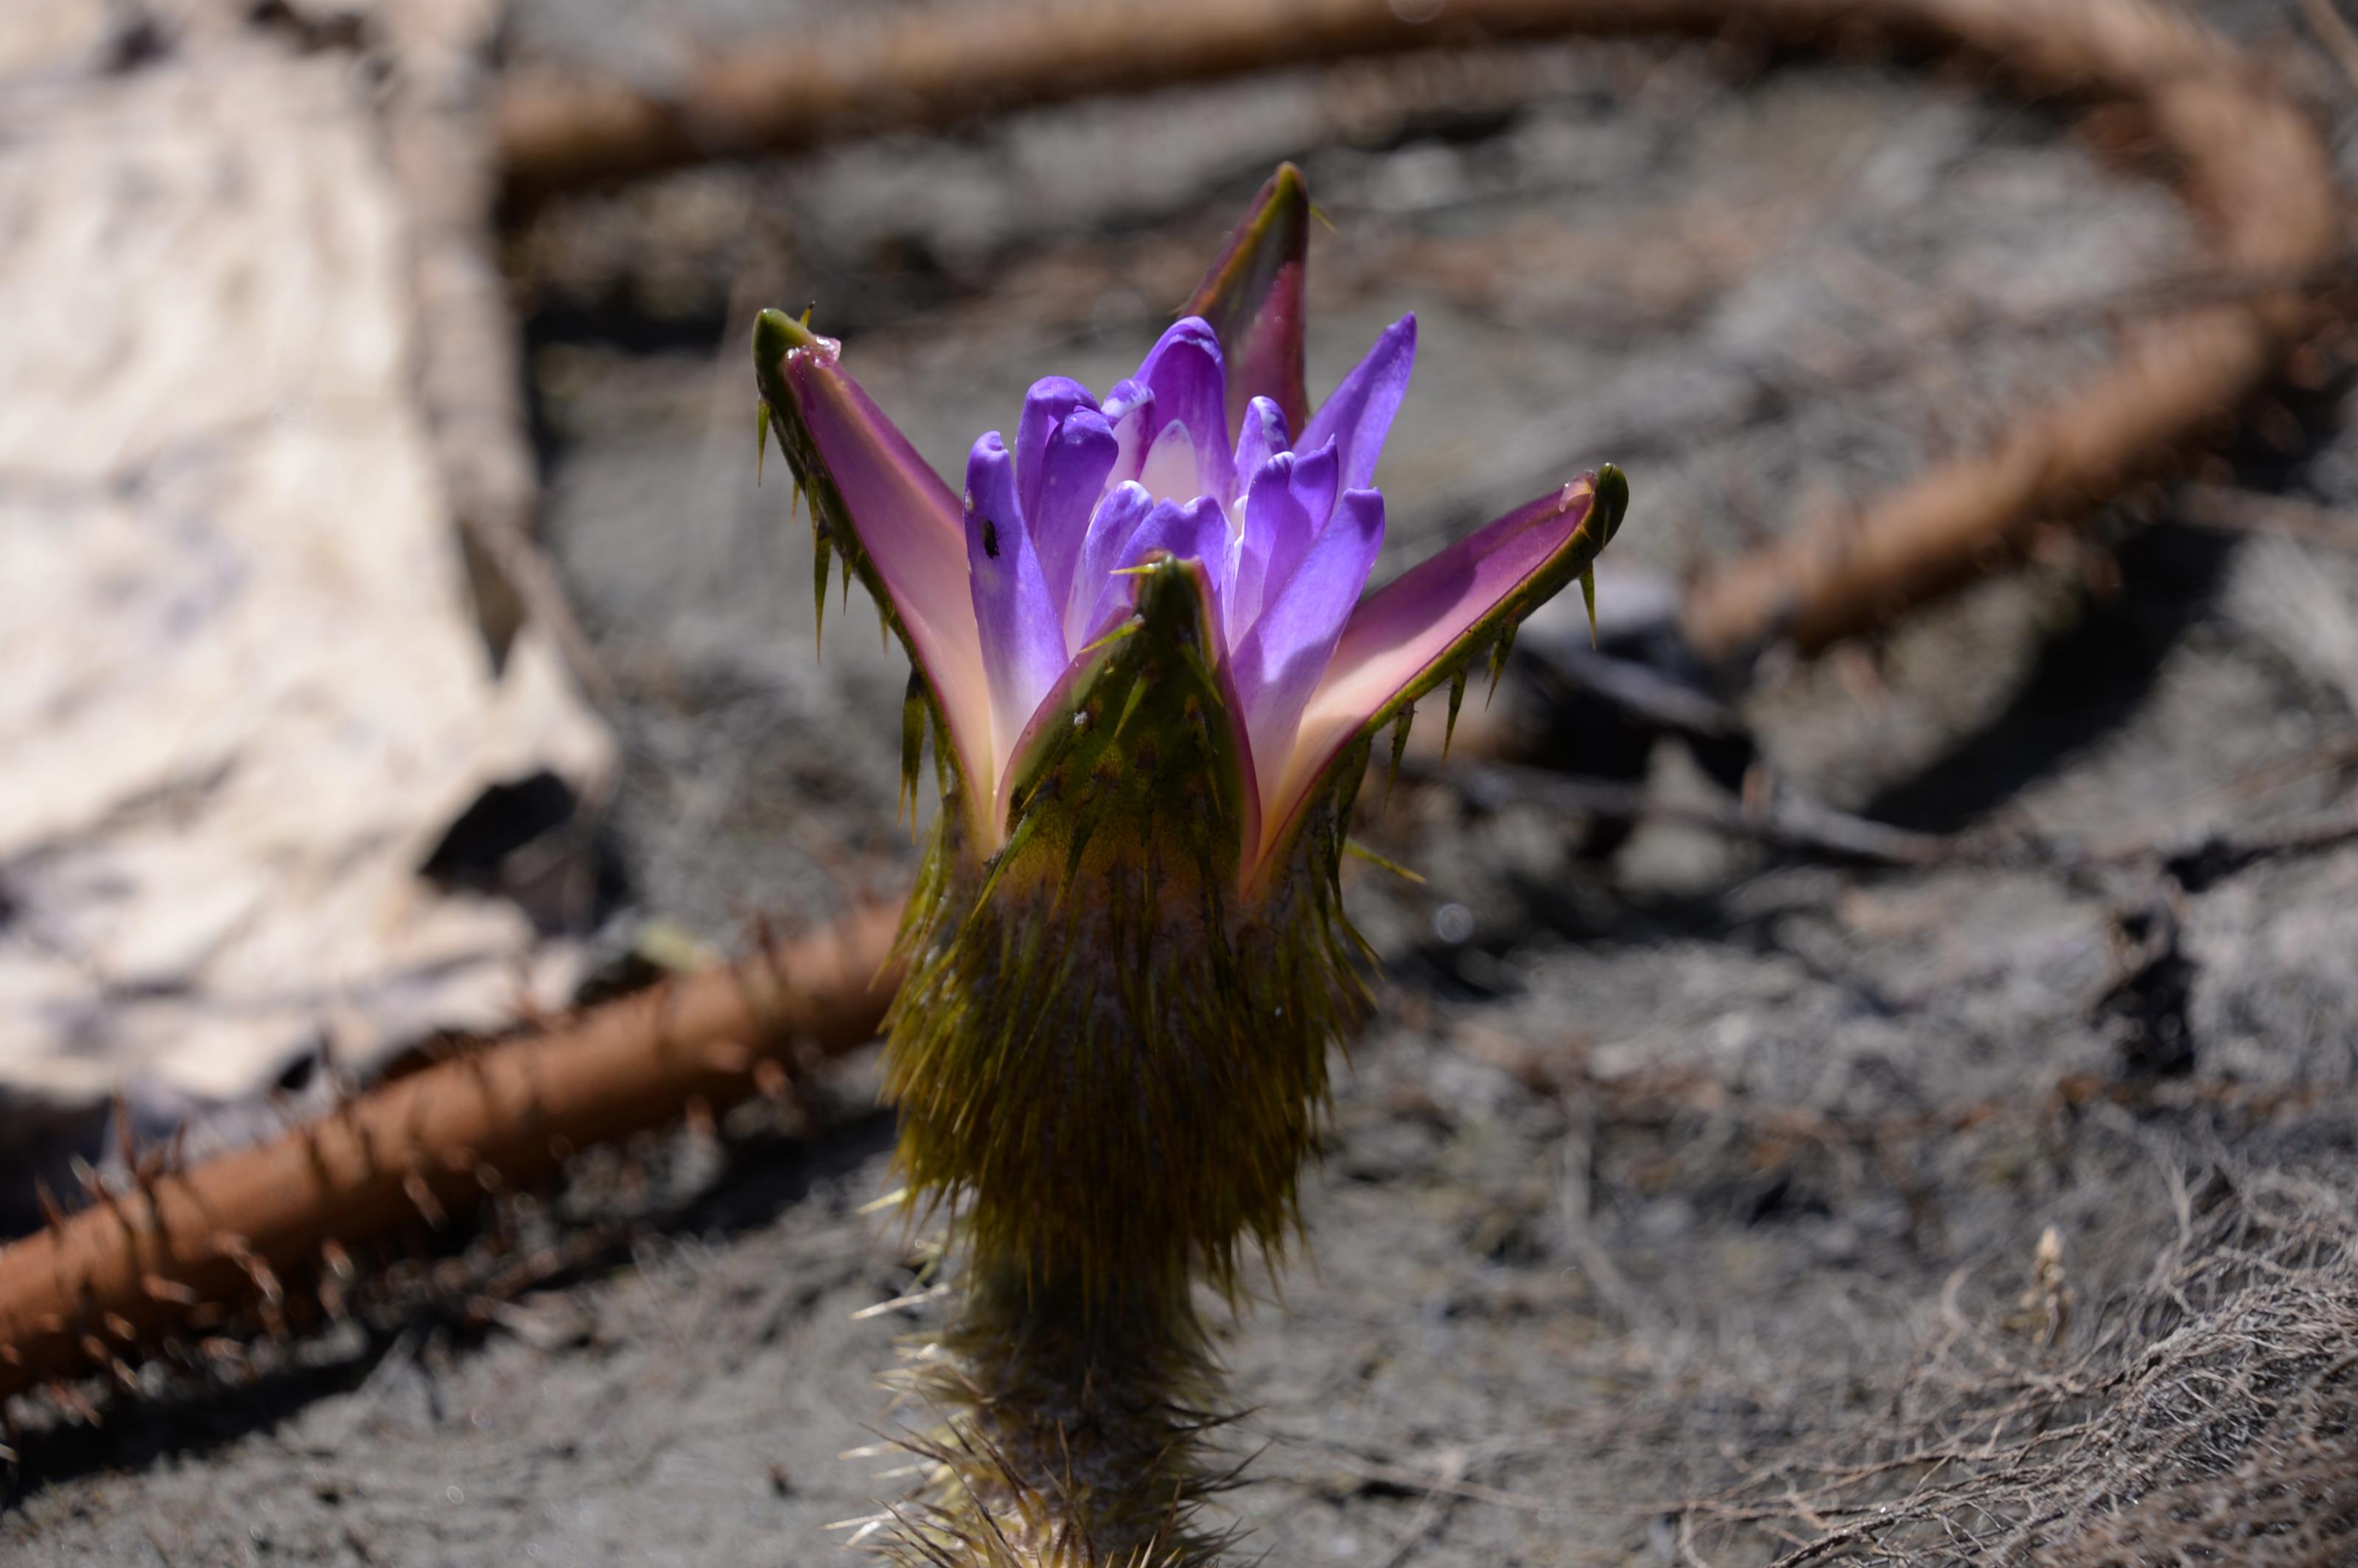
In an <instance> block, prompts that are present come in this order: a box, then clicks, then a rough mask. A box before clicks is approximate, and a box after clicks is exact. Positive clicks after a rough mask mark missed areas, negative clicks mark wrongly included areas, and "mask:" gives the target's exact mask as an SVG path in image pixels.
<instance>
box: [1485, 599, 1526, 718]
mask: <svg viewBox="0 0 2358 1568" xmlns="http://www.w3.org/2000/svg"><path fill="white" fill-rule="evenodd" d="M1517 625H1518V623H1517V622H1513V621H1509V622H1507V623H1506V624H1505V625H1503V626H1501V627H1499V628H1498V641H1497V642H1495V643H1491V644H1490V689H1489V690H1488V691H1487V692H1485V693H1483V695H1482V706H1483V707H1485V708H1487V707H1489V706H1490V702H1491V699H1492V698H1494V697H1497V696H1498V677H1499V676H1502V675H1504V674H1506V673H1507V655H1508V654H1511V653H1513V652H1514V651H1515V632H1516V630H1517Z"/></svg>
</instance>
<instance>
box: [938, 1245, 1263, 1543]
mask: <svg viewBox="0 0 2358 1568" xmlns="http://www.w3.org/2000/svg"><path fill="white" fill-rule="evenodd" d="M894 1381H895V1382H896V1384H897V1385H898V1386H899V1388H900V1390H901V1391H902V1392H903V1395H904V1396H905V1397H908V1398H911V1399H914V1400H918V1401H920V1402H922V1403H923V1404H924V1405H925V1406H926V1407H927V1408H929V1409H931V1410H932V1411H936V1413H937V1414H939V1415H940V1416H942V1417H943V1418H944V1420H943V1422H942V1424H941V1425H940V1427H939V1428H938V1429H937V1430H936V1431H935V1432H934V1433H932V1434H930V1435H928V1436H926V1437H922V1438H918V1439H914V1440H913V1441H912V1442H911V1444H910V1446H911V1447H912V1448H913V1449H914V1451H916V1452H917V1453H918V1454H922V1455H924V1456H925V1457H926V1458H927V1459H929V1460H931V1461H932V1465H933V1469H932V1474H931V1476H929V1478H928V1480H927V1482H926V1484H925V1486H924V1487H923V1488H922V1489H921V1490H920V1492H919V1493H918V1495H917V1497H916V1498H914V1499H913V1500H912V1502H911V1503H910V1504H908V1505H905V1506H904V1507H903V1508H902V1509H897V1510H895V1513H896V1523H897V1529H896V1530H895V1531H894V1539H893V1541H892V1546H893V1547H894V1548H895V1549H896V1552H897V1554H898V1555H900V1556H902V1557H903V1558H904V1559H905V1560H908V1561H911V1562H916V1563H929V1564H934V1565H936V1568H949V1565H952V1564H978V1565H986V1564H987V1565H990V1568H1018V1565H1021V1568H1067V1565H1071V1568H1080V1565H1082V1564H1090V1565H1098V1564H1105V1565H1116V1564H1133V1563H1134V1564H1141V1565H1143V1564H1149V1563H1152V1564H1156V1565H1158V1568H1161V1565H1164V1564H1171V1565H1181V1564H1195V1563H1209V1562H1210V1561H1211V1560H1212V1559H1213V1558H1214V1557H1215V1556H1216V1555H1217V1553H1218V1552H1219V1550H1220V1549H1221V1547H1222V1546H1223V1545H1224V1544H1225V1543H1226V1538H1225V1536H1224V1535H1222V1534H1221V1533H1219V1532H1217V1531H1215V1530H1206V1528H1205V1527H1204V1525H1203V1523H1202V1521H1201V1520H1200V1519H1199V1517H1198V1515H1199V1513H1200V1509H1201V1507H1202V1504H1203V1502H1204V1501H1205V1499H1206V1498H1208V1497H1210V1496H1211V1495H1212V1494H1214V1493H1215V1492H1217V1491H1218V1490H1220V1489H1221V1488H1222V1487H1224V1486H1225V1485H1226V1484H1227V1483H1228V1475H1227V1474H1226V1473H1224V1472H1223V1471H1221V1470H1220V1469H1218V1468H1217V1466H1216V1465H1214V1464H1213V1463H1212V1462H1211V1460H1210V1458H1209V1456H1208V1454H1207V1452H1206V1450H1207V1446H1208V1445H1207V1442H1206V1439H1207V1437H1208V1435H1209V1434H1210V1433H1212V1432H1213V1431H1214V1430H1215V1429H1217V1427H1219V1426H1220V1425H1222V1424H1223V1423H1224V1422H1226V1420H1227V1419H1228V1417H1227V1416H1226V1414H1224V1413H1223V1412H1221V1411H1219V1410H1218V1409H1217V1406H1218V1402H1219V1400H1220V1398H1221V1396H1220V1391H1219V1377H1218V1371H1217V1367H1216V1366H1215V1365H1214V1363H1213V1360H1212V1358H1211V1357H1210V1355H1209V1353H1208V1351H1207V1349H1206V1342H1205V1336H1204V1330H1203V1325H1202V1323H1201V1321H1200V1320H1199V1319H1198V1317H1197V1315H1196V1314H1195V1308H1194V1305H1193V1303H1191V1301H1190V1300H1189V1294H1188V1291H1187V1288H1186V1284H1185V1281H1184V1280H1162V1281H1130V1282H1127V1283H1125V1284H1124V1285H1122V1286H1120V1287H1119V1288H1117V1289H1115V1290H1112V1291H1110V1292H1109V1291H1108V1290H1106V1289H1104V1288H1103V1287H1101V1286H1098V1285H1091V1284H1084V1283H1082V1282H1081V1281H1077V1280H1075V1279H1071V1278H1068V1277H1059V1278H1053V1279H1043V1278H1041V1277H1039V1276H1038V1275H1037V1274H1036V1273H1035V1272H1033V1271H1031V1270H1030V1269H1028V1268H1027V1267H1025V1266H1024V1265H1022V1264H1021V1263H1018V1262H1015V1261H1012V1260H1005V1259H996V1258H992V1257H990V1256H987V1255H978V1256H976V1257H974V1258H972V1259H971V1260H969V1261H968V1265H967V1271H966V1290H965V1296H964V1304H963V1307H962V1310H961V1314H960V1316H959V1319H958V1322H957V1325H956V1327H955V1328H954V1329H953V1330H952V1331H951V1332H950V1333H949V1334H948V1335H947V1336H945V1337H944V1338H943V1339H942V1340H941V1341H939V1342H938V1343H936V1344H933V1345H928V1346H925V1347H924V1348H923V1349H921V1350H918V1351H916V1352H914V1353H913V1355H912V1357H911V1359H910V1361H909V1363H908V1364H907V1366H905V1367H904V1368H903V1371H902V1372H901V1373H900V1374H899V1375H898V1376H897V1377H896V1378H895V1379H894Z"/></svg>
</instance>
